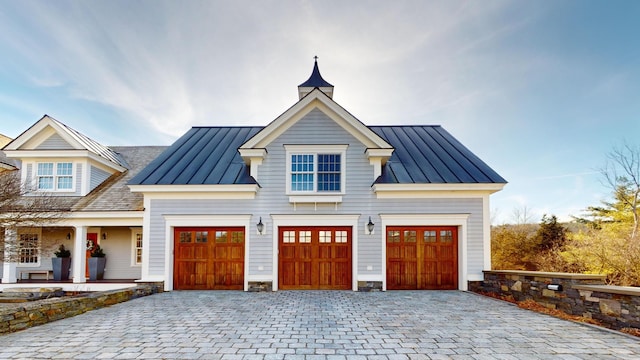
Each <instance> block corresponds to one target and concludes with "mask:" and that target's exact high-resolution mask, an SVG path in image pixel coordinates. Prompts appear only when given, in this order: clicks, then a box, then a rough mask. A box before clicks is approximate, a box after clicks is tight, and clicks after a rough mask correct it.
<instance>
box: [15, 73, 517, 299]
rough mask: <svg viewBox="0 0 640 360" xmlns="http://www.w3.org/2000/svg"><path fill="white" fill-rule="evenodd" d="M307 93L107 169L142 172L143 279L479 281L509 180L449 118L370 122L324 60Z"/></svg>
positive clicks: (429, 285)
mask: <svg viewBox="0 0 640 360" xmlns="http://www.w3.org/2000/svg"><path fill="white" fill-rule="evenodd" d="M298 95H299V101H298V102H296V103H295V104H294V105H293V106H292V107H290V108H289V109H287V110H286V111H285V112H284V113H283V114H282V115H280V116H279V117H278V118H276V119H275V120H273V121H272V122H270V123H269V124H267V125H266V126H256V127H218V126H211V127H194V128H192V129H191V130H189V131H188V132H187V133H186V134H184V135H183V136H182V137H180V138H179V139H178V140H177V141H176V142H175V143H174V144H172V145H171V146H169V147H168V148H166V149H165V150H164V151H162V152H161V153H160V154H159V155H157V153H156V154H154V156H155V155H157V156H156V157H155V158H154V159H153V160H152V161H150V162H146V163H145V166H144V167H143V168H142V166H140V167H141V168H142V169H135V171H132V170H131V169H126V168H127V166H129V164H128V163H118V161H117V159H116V160H113V162H114V164H115V165H113V166H107V168H108V169H112V170H113V172H114V173H115V172H120V171H122V172H124V173H126V172H129V173H131V174H130V176H129V178H127V179H126V184H127V185H128V188H126V189H125V188H119V191H122V192H125V191H126V192H128V193H129V194H128V195H127V196H128V197H129V198H131V199H137V200H135V201H140V202H141V203H140V204H139V206H138V207H133V208H131V209H130V210H131V211H132V212H133V213H135V216H134V215H133V213H132V214H129V215H131V217H132V218H133V217H135V219H136V221H137V223H136V224H134V225H131V224H128V223H127V224H122V225H120V224H118V225H119V226H124V227H130V228H132V229H136V230H131V231H136V232H135V234H138V235H133V234H134V233H133V232H132V233H131V234H132V235H131V236H133V237H135V236H138V243H137V244H138V245H139V249H140V252H139V253H138V255H139V273H136V276H135V278H136V279H138V280H140V281H149V282H156V281H157V282H163V283H164V287H165V290H188V289H211V290H216V289H238V290H245V291H247V290H256V289H271V290H285V289H287V290H289V289H340V290H359V289H360V290H366V289H381V290H394V289H461V290H466V289H467V286H468V282H469V281H480V280H482V278H483V273H482V271H483V270H486V269H490V262H491V261H490V260H491V254H490V220H489V219H490V217H489V197H490V194H492V193H494V192H496V191H499V190H501V189H502V188H503V187H504V185H505V183H506V181H505V180H504V179H503V178H502V177H500V176H499V175H498V174H497V173H496V172H495V171H493V170H492V169H491V168H490V167H489V166H487V165H486V164H485V163H484V162H482V161H481V160H480V159H479V158H478V157H476V156H475V155H474V154H473V153H471V152H470V151H469V150H468V149H467V148H465V147H464V146H463V145H462V144H461V143H460V142H458V141H457V140H456V139H455V138H454V137H452V136H451V135H450V134H449V133H448V132H446V131H445V130H444V129H443V128H442V127H440V126H422V125H412V126H367V125H365V124H364V123H362V122H361V121H359V120H358V119H357V118H355V117H354V116H353V115H351V113H349V112H348V111H347V110H345V109H344V108H343V107H341V106H340V105H339V104H338V103H336V102H335V101H334V100H333V86H332V85H331V84H330V83H328V82H327V81H325V80H324V79H323V78H322V76H321V75H320V72H319V70H318V64H317V62H316V63H315V64H314V68H313V71H312V74H311V77H310V78H309V79H308V80H307V81H306V82H304V83H303V84H301V85H300V86H298ZM154 149H155V148H154ZM142 151H144V150H142ZM158 152H159V151H158ZM115 154H116V155H118V156H120V154H119V153H117V152H115ZM147 157H148V156H147ZM141 162H142V161H141V160H140V159H139V160H138V163H141ZM38 166H39V165H38ZM103 167H104V166H103ZM108 169H107V170H108ZM74 170H75V171H77V172H78V174H80V172H81V171H80V170H78V169H76V168H74ZM30 171H31V173H30V176H33V175H34V174H35V173H34V172H35V171H39V170H38V167H37V166H33V167H31V170H30ZM61 171H63V172H64V171H65V170H64V168H63V170H61ZM85 172H86V170H85ZM62 175H64V173H63V174H62ZM76 189H78V190H80V189H84V188H83V187H82V186H81V185H76ZM87 190H89V189H87ZM89 193H90V191H89ZM121 215H123V214H121ZM94 220H95V221H96V223H98V224H100V223H101V221H99V220H100V219H94ZM102 222H104V221H102ZM138 226H139V227H138ZM81 229H82V228H81ZM138 230H139V231H138ZM80 233H81V234H80V235H78V240H77V241H76V242H75V243H74V245H75V244H77V245H78V246H81V245H82V242H81V241H80V239H81V238H83V237H86V235H87V234H86V229H85V230H84V233H83V232H82V231H80ZM98 234H99V232H98ZM105 243H106V241H105ZM130 249H133V250H135V249H138V248H136V247H135V246H132V247H130ZM82 250H83V251H84V250H85V249H82ZM133 250H132V251H133ZM120 255H121V256H123V257H126V256H127V255H128V256H133V254H125V252H124V251H123V252H122V253H121V254H120ZM118 264H120V263H118ZM82 266H84V264H83V263H78V264H76V263H75V262H74V268H73V269H74V271H80V270H81V269H82ZM118 266H121V265H118ZM122 266H123V267H126V266H124V264H122ZM5 268H7V267H6V266H5ZM109 270H112V269H111V268H109ZM113 271H120V270H118V269H115V268H114V269H113ZM105 276H106V275H105ZM81 280H82V279H78V281H81ZM74 281H76V278H75V277H74ZM3 282H4V278H3Z"/></svg>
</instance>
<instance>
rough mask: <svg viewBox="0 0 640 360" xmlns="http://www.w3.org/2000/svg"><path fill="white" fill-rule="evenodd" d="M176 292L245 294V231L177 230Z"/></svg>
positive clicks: (232, 229) (174, 284)
mask: <svg viewBox="0 0 640 360" xmlns="http://www.w3.org/2000/svg"><path fill="white" fill-rule="evenodd" d="M174 254H175V255H174V267H173V288H174V289H176V290H242V289H243V288H244V228H176V229H175V231H174Z"/></svg>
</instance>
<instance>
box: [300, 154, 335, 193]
mask: <svg viewBox="0 0 640 360" xmlns="http://www.w3.org/2000/svg"><path fill="white" fill-rule="evenodd" d="M290 156H291V157H290V160H291V167H290V169H289V170H290V189H291V191H292V192H307V193H327V192H338V193H339V192H341V191H342V180H343V168H342V166H343V163H342V162H343V161H342V154H339V153H335V154H334V153H308V154H304V153H296V154H291V155H290Z"/></svg>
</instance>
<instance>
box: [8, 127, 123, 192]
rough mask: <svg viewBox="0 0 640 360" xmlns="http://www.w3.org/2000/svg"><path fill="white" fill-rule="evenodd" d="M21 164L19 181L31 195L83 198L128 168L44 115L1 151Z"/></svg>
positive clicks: (109, 152)
mask: <svg viewBox="0 0 640 360" xmlns="http://www.w3.org/2000/svg"><path fill="white" fill-rule="evenodd" d="M3 151H4V153H5V154H6V156H7V157H8V158H11V159H16V160H19V161H20V162H21V178H22V182H23V183H24V184H27V186H29V187H30V188H31V189H32V190H33V191H34V192H48V193H53V194H56V195H59V196H85V195H87V194H88V193H89V192H91V190H93V189H95V188H96V187H97V186H98V185H100V184H101V183H103V182H104V181H105V180H106V179H108V178H109V177H110V176H112V175H114V174H117V173H122V172H124V171H126V170H127V168H128V166H127V164H126V162H125V161H124V159H122V157H121V156H120V155H119V154H117V153H116V152H114V151H112V150H111V149H109V148H108V147H106V146H104V145H101V144H99V143H98V142H96V141H94V140H92V139H90V138H89V137H87V136H85V135H83V134H81V133H79V132H78V131H76V130H74V129H72V128H70V127H68V126H66V125H65V124H63V123H61V122H59V121H57V120H55V119H54V118H52V117H50V116H48V115H45V116H43V117H42V118H41V119H40V120H38V121H37V122H36V123H35V124H34V125H33V126H31V127H30V128H29V129H27V130H26V131H25V132H23V133H22V134H20V135H19V136H18V137H17V138H15V139H14V140H13V141H11V142H10V143H9V144H7V145H6V146H5V148H4V149H3Z"/></svg>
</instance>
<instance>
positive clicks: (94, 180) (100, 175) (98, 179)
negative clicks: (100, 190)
mask: <svg viewBox="0 0 640 360" xmlns="http://www.w3.org/2000/svg"><path fill="white" fill-rule="evenodd" d="M90 174H91V178H90V182H89V191H91V190H93V189H95V188H96V187H98V185H100V184H102V182H103V181H105V180H107V179H108V178H109V176H111V174H109V173H108V172H106V171H104V170H102V169H99V168H97V167H95V166H91V168H90Z"/></svg>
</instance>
